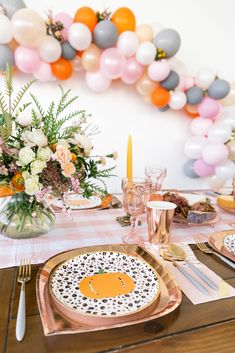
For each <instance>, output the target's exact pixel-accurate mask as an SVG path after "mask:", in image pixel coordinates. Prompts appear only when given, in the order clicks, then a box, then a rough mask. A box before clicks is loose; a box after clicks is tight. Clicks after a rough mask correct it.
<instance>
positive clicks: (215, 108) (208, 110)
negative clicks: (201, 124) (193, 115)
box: [198, 97, 221, 120]
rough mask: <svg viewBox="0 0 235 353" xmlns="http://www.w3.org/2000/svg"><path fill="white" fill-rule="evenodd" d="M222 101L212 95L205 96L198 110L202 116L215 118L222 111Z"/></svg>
mask: <svg viewBox="0 0 235 353" xmlns="http://www.w3.org/2000/svg"><path fill="white" fill-rule="evenodd" d="M220 109H221V105H220V103H219V102H218V101H217V100H215V99H212V98H210V97H204V98H203V101H202V102H201V103H200V104H199V105H198V112H199V114H200V116H201V117H202V118H207V119H212V120H213V119H215V118H216V117H217V115H218V114H219V113H220Z"/></svg>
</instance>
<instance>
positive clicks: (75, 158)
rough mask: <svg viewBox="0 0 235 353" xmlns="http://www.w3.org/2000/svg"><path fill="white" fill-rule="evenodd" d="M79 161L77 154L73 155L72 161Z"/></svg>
mask: <svg viewBox="0 0 235 353" xmlns="http://www.w3.org/2000/svg"><path fill="white" fill-rule="evenodd" d="M76 160H77V156H76V154H75V153H72V161H73V162H75V161H76Z"/></svg>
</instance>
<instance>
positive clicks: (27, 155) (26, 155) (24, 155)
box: [16, 146, 35, 166]
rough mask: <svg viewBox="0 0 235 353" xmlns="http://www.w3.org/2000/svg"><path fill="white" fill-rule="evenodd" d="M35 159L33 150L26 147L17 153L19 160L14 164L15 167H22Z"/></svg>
mask: <svg viewBox="0 0 235 353" xmlns="http://www.w3.org/2000/svg"><path fill="white" fill-rule="evenodd" d="M34 158H35V153H34V152H33V150H32V149H31V148H30V147H28V146H26V147H23V148H22V149H21V150H20V151H19V160H18V161H17V162H16V164H17V165H20V166H24V165H27V164H29V163H31V162H32V161H33V160H34Z"/></svg>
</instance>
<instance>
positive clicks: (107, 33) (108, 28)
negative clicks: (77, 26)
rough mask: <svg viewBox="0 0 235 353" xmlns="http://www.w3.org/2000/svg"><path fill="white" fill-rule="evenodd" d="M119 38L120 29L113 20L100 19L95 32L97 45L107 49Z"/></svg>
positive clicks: (94, 38)
mask: <svg viewBox="0 0 235 353" xmlns="http://www.w3.org/2000/svg"><path fill="white" fill-rule="evenodd" d="M117 39H118V30H117V27H116V26H115V24H114V23H113V22H111V21H107V20H104V21H100V22H99V23H98V24H97V25H96V27H95V29H94V32H93V41H94V43H95V44H96V45H97V47H99V48H102V49H107V48H110V47H113V46H114V45H115V44H116V42H117Z"/></svg>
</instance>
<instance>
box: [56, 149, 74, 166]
mask: <svg viewBox="0 0 235 353" xmlns="http://www.w3.org/2000/svg"><path fill="white" fill-rule="evenodd" d="M54 158H55V159H56V160H57V161H58V162H60V164H65V163H67V162H69V161H71V159H72V153H71V152H70V151H69V149H68V148H67V147H65V146H63V145H57V147H56V152H55V153H54Z"/></svg>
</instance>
